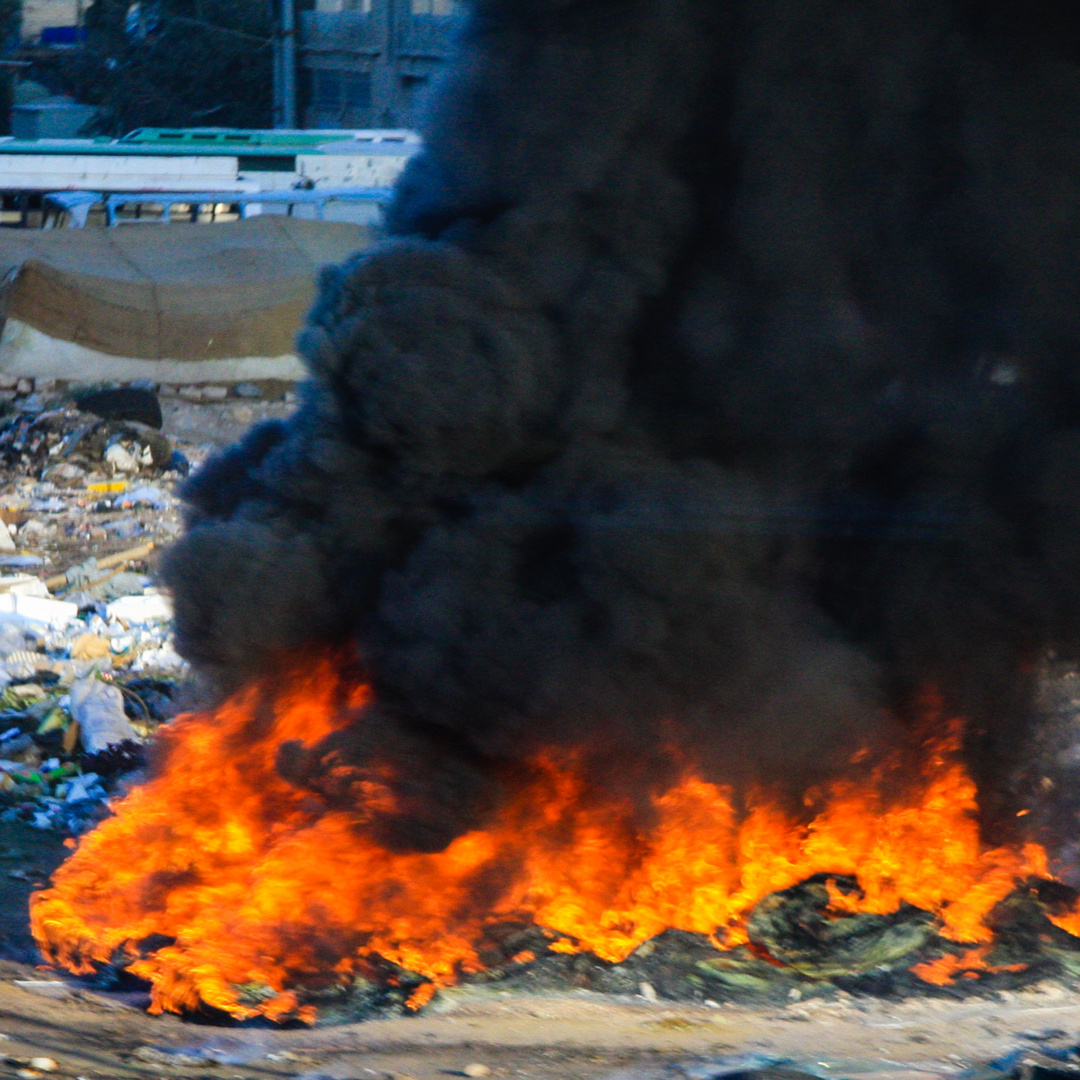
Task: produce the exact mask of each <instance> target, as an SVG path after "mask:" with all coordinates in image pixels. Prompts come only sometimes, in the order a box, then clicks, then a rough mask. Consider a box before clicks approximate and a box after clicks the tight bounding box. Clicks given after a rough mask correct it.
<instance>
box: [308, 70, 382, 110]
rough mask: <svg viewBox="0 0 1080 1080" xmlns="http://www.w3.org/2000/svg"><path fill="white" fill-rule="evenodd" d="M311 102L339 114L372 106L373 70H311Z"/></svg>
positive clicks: (321, 108) (322, 108)
mask: <svg viewBox="0 0 1080 1080" xmlns="http://www.w3.org/2000/svg"><path fill="white" fill-rule="evenodd" d="M311 105H312V108H314V109H315V111H316V112H320V113H331V114H333V115H339V114H341V113H345V112H363V111H365V110H367V109H370V108H371V72H369V71H339V70H335V69H325V68H316V69H315V70H314V71H313V72H312V73H311Z"/></svg>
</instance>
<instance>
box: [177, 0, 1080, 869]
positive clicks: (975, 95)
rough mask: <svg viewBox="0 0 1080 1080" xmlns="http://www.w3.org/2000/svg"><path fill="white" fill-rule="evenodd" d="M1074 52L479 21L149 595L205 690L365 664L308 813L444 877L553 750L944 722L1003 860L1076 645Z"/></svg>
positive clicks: (910, 28)
mask: <svg viewBox="0 0 1080 1080" xmlns="http://www.w3.org/2000/svg"><path fill="white" fill-rule="evenodd" d="M1065 10H1066V6H1064V5H1061V6H1058V5H1050V4H1041V3H1039V2H1034V3H1026V4H1020V3H1019V2H1016V3H1013V2H1010V0H998V2H997V3H989V4H978V3H974V2H968V0H933V2H930V0H847V2H842V3H841V2H837V0H476V2H474V3H473V4H472V5H471V7H470V11H469V15H468V18H467V21H466V25H465V26H464V28H463V32H462V39H461V45H460V55H459V56H458V59H457V61H456V64H455V65H454V66H453V69H452V71H451V73H450V75H449V77H448V79H447V80H446V82H445V85H444V86H443V88H442V91H441V93H440V95H439V96H438V98H437V100H436V102H435V104H434V107H433V110H432V114H431V117H430V121H429V123H428V124H427V128H426V130H425V137H426V149H425V151H424V153H423V154H422V155H421V156H420V157H419V158H417V159H416V160H414V161H413V163H412V164H411V166H410V167H409V169H408V171H407V172H406V174H405V176H404V178H403V180H402V182H401V184H400V187H399V189H398V192H397V196H396V199H395V201H394V204H393V207H392V211H391V237H390V238H389V239H388V240H386V241H385V242H384V243H382V244H381V245H380V246H379V247H378V248H376V249H375V250H373V251H370V252H366V253H364V254H360V255H357V256H356V257H355V258H354V259H352V260H351V261H349V262H348V263H346V264H345V265H343V266H339V267H334V268H331V269H328V270H327V271H325V273H324V275H323V278H322V284H321V293H320V297H319V300H318V302H317V303H316V305H315V308H314V310H313V312H312V314H311V317H310V320H309V323H308V325H307V328H306V329H305V330H304V332H303V334H302V337H301V349H302V352H303V354H304V356H305V357H306V359H307V363H308V365H309V367H310V371H311V379H310V381H309V382H308V383H307V385H306V386H305V388H304V395H303V402H302V406H301V408H300V409H299V411H298V413H297V414H296V415H295V416H294V417H293V418H292V419H291V420H289V421H288V422H285V423H277V424H268V425H264V426H262V427H259V428H258V429H256V430H255V431H254V432H253V433H252V434H251V435H249V437H248V438H247V439H246V440H245V441H244V442H243V443H242V444H240V445H239V446H237V447H234V448H233V449H231V450H229V451H228V452H226V453H224V454H222V455H221V456H220V457H219V458H217V459H216V460H215V461H214V462H213V463H212V464H211V465H210V466H208V467H207V468H206V469H204V470H203V471H202V472H201V473H200V474H199V475H198V477H197V478H195V479H194V481H193V482H192V483H190V485H189V487H188V492H187V495H188V498H189V500H190V503H191V511H190V519H189V530H188V533H187V536H186V537H185V538H184V539H183V540H182V541H181V542H180V543H179V545H178V546H177V547H176V548H175V550H174V551H173V552H172V555H171V557H170V559H169V560H168V563H167V567H166V578H167V581H168V582H169V584H170V585H172V586H173V588H174V589H175V590H176V601H177V618H178V627H179V634H180V641H181V647H182V649H183V651H184V653H185V654H186V655H187V656H188V657H189V658H191V659H192V660H193V661H194V662H195V663H196V664H197V665H199V666H200V667H201V669H202V670H203V671H204V672H206V673H208V674H210V675H212V676H214V677H215V678H216V679H217V680H218V682H219V684H221V685H225V684H229V683H235V682H236V681H238V680H240V679H243V678H248V677H250V676H252V675H254V674H258V673H264V672H266V671H268V670H273V668H274V665H275V664H276V663H277V658H278V657H280V655H281V653H282V652H283V651H295V650H297V649H298V648H301V647H303V646H304V645H305V644H308V643H314V642H324V641H342V640H347V641H350V642H352V643H353V644H354V648H355V653H356V655H357V656H358V658H359V662H361V663H362V664H363V665H364V667H365V668H366V669H367V671H368V672H369V673H370V677H371V679H372V680H373V683H374V685H375V687H376V690H377V700H378V704H377V705H376V706H374V707H373V708H371V709H369V710H367V711H366V712H365V713H364V714H363V715H360V716H358V717H357V718H356V722H355V724H354V725H353V726H352V728H351V729H350V732H349V733H348V737H338V738H337V739H336V741H335V742H334V743H333V744H331V745H322V746H319V747H317V748H316V749H315V750H314V751H311V750H310V749H309V750H308V751H307V752H305V751H304V750H303V749H302V748H301V747H299V746H288V747H285V748H284V749H283V751H282V755H281V760H280V767H281V768H282V770H283V771H284V772H285V773H286V775H288V776H289V777H290V778H291V779H293V780H294V781H295V782H296V783H298V784H303V785H305V786H308V787H310V788H312V789H313V790H315V791H319V792H321V793H322V794H323V796H324V797H325V798H327V799H329V800H332V801H334V800H338V801H341V800H343V801H345V802H346V803H347V802H348V801H349V800H350V799H355V798H357V792H365V793H367V794H366V796H365V797H368V796H370V795H371V792H373V791H378V792H380V793H381V798H382V801H381V802H380V801H379V800H378V799H376V800H373V801H372V800H370V799H369V805H368V811H367V812H368V814H369V815H370V814H372V813H373V814H374V824H373V825H372V827H373V828H374V829H375V830H376V832H377V833H378V834H379V835H380V836H381V838H382V839H384V840H385V841H386V842H388V843H391V844H393V845H395V846H398V847H409V846H415V847H421V848H438V847H441V846H443V845H445V844H446V843H447V842H448V841H449V839H451V838H452V837H453V836H454V835H456V834H457V833H459V832H460V831H461V830H463V829H465V828H468V827H470V826H471V825H473V824H475V822H476V821H478V820H480V819H481V817H482V815H483V813H484V810H485V808H486V807H487V806H489V805H490V804H491V802H492V800H495V799H497V798H498V797H499V785H500V784H503V783H505V782H507V780H508V778H512V777H513V776H514V774H515V771H516V770H519V769H521V768H524V767H525V766H524V763H525V762H526V761H527V760H528V758H529V756H530V755H531V754H533V753H535V751H536V750H537V748H538V747H542V746H550V745H556V746H577V747H579V748H580V753H582V754H583V755H585V757H586V759H587V761H588V762H589V763H590V767H591V768H592V769H593V771H594V775H596V776H597V778H598V782H599V781H603V782H605V783H608V784H615V785H618V784H621V785H624V787H625V788H626V790H627V791H630V792H641V791H643V790H646V789H647V787H648V783H649V782H650V781H651V780H653V779H656V778H657V775H658V773H660V772H662V770H663V762H664V761H665V760H666V759H665V753H664V751H663V749H662V748H664V747H666V746H675V747H682V748H684V749H686V748H690V749H692V753H693V754H694V756H695V757H697V758H698V759H699V760H700V761H702V762H703V764H704V766H705V767H706V768H708V769H710V770H712V771H713V772H714V773H715V774H716V775H717V776H735V777H738V778H745V779H748V780H766V781H768V780H774V779H776V778H779V777H787V778H792V777H797V778H798V779H799V781H800V783H802V782H807V781H810V780H812V779H813V778H814V777H815V776H818V775H821V774H823V773H824V772H827V771H828V770H829V769H830V768H832V767H834V766H835V765H837V764H838V763H841V762H843V761H845V760H846V758H847V757H849V756H850V754H851V753H852V751H853V750H854V749H855V748H856V747H857V746H858V745H860V744H861V743H862V742H865V741H867V740H868V739H871V738H873V737H874V736H875V733H880V732H882V731H883V730H884V731H887V730H888V725H889V724H890V723H893V722H894V721H891V720H890V721H886V720H883V717H885V716H888V717H895V718H898V720H897V721H895V722H896V723H898V724H901V725H902V722H903V718H904V717H905V715H910V714H911V713H913V712H915V711H917V709H918V701H919V698H920V695H921V694H923V693H924V692H925V691H926V688H927V687H929V686H934V687H936V688H937V690H938V691H939V692H940V693H941V694H942V695H944V698H945V701H946V703H947V705H948V707H949V708H951V709H954V710H959V711H961V712H963V713H964V714H966V715H967V716H968V717H969V718H970V721H971V723H970V734H969V743H970V746H969V750H970V753H971V757H972V761H973V765H974V767H975V768H976V771H977V774H978V778H979V780H980V781H981V783H982V785H983V789H984V800H987V802H986V805H987V807H988V809H987V813H988V814H989V815H990V816H991V817H992V818H994V819H995V820H1002V819H1004V817H1005V816H1007V815H1006V811H1007V809H1008V807H1009V804H1010V799H1011V798H1012V797H1013V796H1012V795H1011V794H1010V787H1009V784H1010V782H1015V775H1014V773H1015V766H1016V762H1017V756H1018V751H1019V748H1021V747H1022V745H1023V741H1024V738H1025V731H1026V727H1027V725H1028V723H1029V717H1030V713H1031V701H1032V682H1033V677H1034V672H1035V670H1036V667H1037V663H1038V661H1039V658H1040V656H1042V655H1043V654H1045V653H1046V651H1047V650H1049V649H1054V650H1056V651H1057V652H1058V654H1059V655H1069V654H1070V653H1071V652H1075V651H1076V647H1077V645H1078V644H1080V357H1078V345H1080V137H1078V135H1077V131H1078V130H1080V129H1078V122H1080V120H1078V118H1080V27H1078V26H1077V25H1076V20H1075V18H1074V17H1073V16H1071V15H1063V14H1061V12H1064V11H1065ZM675 757H676V758H677V757H678V755H677V754H676V755H675ZM672 767H676V766H675V765H674V764H673V765H672ZM372 807H374V810H372ZM380 808H381V809H380Z"/></svg>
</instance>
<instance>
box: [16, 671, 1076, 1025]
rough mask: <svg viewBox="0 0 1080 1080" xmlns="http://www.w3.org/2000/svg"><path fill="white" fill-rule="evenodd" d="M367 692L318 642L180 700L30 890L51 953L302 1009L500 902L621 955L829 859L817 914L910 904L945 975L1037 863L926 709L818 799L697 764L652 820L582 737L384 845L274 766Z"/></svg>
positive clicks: (729, 920)
mask: <svg viewBox="0 0 1080 1080" xmlns="http://www.w3.org/2000/svg"><path fill="white" fill-rule="evenodd" d="M369 699H370V694H369V691H368V690H367V688H366V687H365V686H364V685H363V683H362V682H361V681H360V680H359V678H358V677H356V676H354V675H352V674H351V673H350V672H349V669H348V668H347V667H346V666H345V665H344V664H342V663H339V661H338V658H336V657H332V656H329V657H324V658H321V659H318V660H314V661H312V662H311V663H310V664H308V665H307V666H306V667H305V668H303V669H298V670H296V671H294V672H293V673H292V675H291V676H290V677H289V678H287V679H286V680H285V681H284V683H283V684H282V685H281V686H280V687H277V688H275V689H273V690H272V691H271V690H270V689H268V688H267V687H265V686H254V687H251V688H249V689H247V690H246V691H244V692H242V693H240V694H238V695H236V696H235V697H233V698H232V699H231V700H230V701H228V702H227V703H226V704H225V705H223V706H222V707H221V708H220V709H219V710H217V711H216V712H215V713H212V714H209V713H208V714H189V715H187V716H184V717H181V718H180V719H178V720H177V721H176V722H175V723H174V724H172V725H171V726H170V727H169V728H168V729H167V730H166V732H165V737H164V752H163V755H162V760H161V762H160V763H159V768H158V771H157V775H156V776H155V777H154V778H153V779H151V780H150V781H149V782H148V783H146V784H145V785H143V786H142V787H139V788H137V789H135V790H133V791H132V792H131V793H130V794H129V795H128V796H127V797H126V798H124V799H123V800H122V801H121V802H120V803H118V804H117V805H116V806H115V808H114V809H115V811H116V814H115V816H114V817H112V818H111V819H109V820H108V821H106V822H104V823H103V824H102V825H101V826H100V827H99V828H98V829H97V830H96V831H95V832H93V833H91V834H89V835H88V836H85V837H84V838H83V839H82V841H81V842H80V844H79V847H78V849H77V851H76V852H75V853H74V855H73V856H72V857H71V858H70V859H69V861H68V862H67V863H66V864H65V865H64V866H63V867H61V868H60V870H59V871H58V872H57V874H56V876H55V878H54V882H53V886H52V888H50V889H48V890H46V891H44V892H42V893H39V894H37V895H36V897H35V900H34V904H33V912H32V916H33V927H34V932H35V936H36V937H37V939H38V941H39V943H40V944H41V947H42V949H43V950H44V952H45V954H46V956H47V957H48V958H49V959H50V960H53V961H55V962H57V963H60V964H62V965H64V966H65V967H67V968H69V969H70V970H72V971H74V972H78V973H84V974H85V973H90V972H93V971H94V970H96V969H98V968H100V967H101V966H103V965H107V964H116V965H118V966H121V967H124V968H126V969H127V970H128V971H130V972H131V973H133V974H135V975H137V976H139V977H141V978H143V979H146V980H149V982H150V983H151V985H152V994H153V1009H154V1011H158V1012H160V1011H162V1010H172V1011H181V1010H185V1009H193V1008H196V1007H197V1006H199V1005H200V1004H206V1005H210V1006H213V1007H215V1008H218V1009H221V1010H224V1011H225V1012H227V1013H229V1014H231V1015H233V1016H235V1017H241V1018H243V1017H251V1016H255V1015H260V1014H261V1015H263V1016H267V1017H271V1018H274V1019H281V1018H285V1017H288V1016H299V1017H302V1018H304V1019H309V1020H310V1019H313V1017H314V1010H313V1009H312V1007H311V1006H310V1005H308V1004H305V1003H304V994H305V992H309V991H313V990H315V991H317V990H318V989H320V988H325V987H326V986H327V985H328V984H333V983H339V984H340V983H345V982H348V981H350V980H351V979H353V978H368V979H380V978H381V979H383V980H385V981H390V982H395V981H396V982H399V983H402V985H409V986H411V997H410V1001H409V1004H410V1005H411V1006H412V1007H414V1008H415V1007H420V1006H422V1005H423V1004H425V1003H426V1002H427V1001H428V1000H430V998H431V996H432V994H433V992H434V991H435V990H437V988H439V987H441V986H446V985H449V984H452V983H454V982H455V981H457V980H459V979H460V978H461V977H462V976H466V975H469V974H470V973H475V972H477V971H479V970H481V969H482V968H483V967H484V964H483V961H482V957H481V947H480V943H481V940H482V939H483V937H484V935H485V931H486V930H488V929H490V928H491V927H492V926H495V925H496V924H500V923H506V922H508V921H517V922H531V923H533V924H535V925H536V926H537V927H541V928H543V930H544V932H545V934H546V936H547V940H548V943H549V944H548V948H549V950H550V951H554V952H556V953H559V952H562V953H576V952H581V951H588V952H591V953H593V954H595V955H596V956H597V957H599V958H601V959H602V960H604V961H608V962H611V963H616V962H619V961H623V960H625V959H626V958H627V957H628V956H630V955H631V953H633V952H634V950H635V949H637V948H638V947H639V946H641V945H642V944H643V943H644V942H646V941H648V940H649V939H652V938H655V937H656V936H657V935H659V934H661V933H662V932H663V931H665V930H669V929H675V930H682V931H690V932H693V933H696V934H701V935H709V936H710V937H711V940H712V941H713V944H714V945H715V947H716V948H717V949H721V950H725V949H732V948H734V947H735V946H738V945H740V944H743V943H745V942H747V940H748V917H749V916H750V914H751V913H752V912H753V911H754V909H755V906H756V905H759V902H760V901H762V899H763V898H765V897H766V896H768V895H769V894H776V893H778V891H781V890H785V889H788V888H790V887H791V886H795V885H797V884H798V883H800V882H803V881H805V880H806V879H808V878H812V877H813V876H814V875H821V874H826V875H833V876H831V877H829V878H828V879H827V883H826V884H827V889H828V892H827V894H826V895H825V899H824V902H825V903H826V904H827V908H826V910H825V912H824V914H825V917H826V918H827V919H830V920H835V921H838V922H843V920H844V918H845V916H848V915H851V914H853V913H876V914H889V913H892V912H896V911H897V910H898V909H900V908H901V907H902V906H904V905H910V906H913V907H915V908H919V909H922V910H923V911H924V912H928V913H932V915H933V916H935V917H936V920H937V927H938V931H939V933H940V935H941V936H942V937H944V938H946V939H949V940H952V941H956V942H963V943H968V944H969V945H970V946H972V948H970V949H968V950H966V951H965V950H964V949H959V950H957V951H958V952H959V953H961V954H962V955H961V956H960V957H959V958H957V957H951V956H950V957H946V958H944V959H943V960H942V961H941V962H940V963H938V964H937V965H936V966H934V965H926V964H924V965H921V966H920V967H919V968H917V969H916V973H917V974H919V975H920V976H921V977H922V978H924V979H926V980H927V982H928V983H938V984H941V983H945V982H948V981H950V980H951V979H952V978H953V977H954V976H955V975H957V974H960V973H962V974H972V973H976V974H977V972H978V970H979V969H981V968H983V967H984V966H986V965H987V957H988V956H989V952H990V950H989V948H988V945H989V943H990V941H991V938H992V934H991V931H990V929H989V928H988V927H987V925H986V919H987V916H988V913H989V912H990V911H991V909H992V908H994V906H995V905H996V904H998V902H999V901H1001V900H1002V899H1003V898H1004V897H1006V896H1007V895H1008V894H1009V893H1011V892H1012V891H1013V890H1014V889H1015V888H1016V886H1017V884H1018V882H1021V881H1023V880H1024V879H1026V878H1028V877H1031V876H1039V877H1044V876H1046V874H1047V866H1046V856H1045V854H1044V852H1043V850H1042V849H1041V848H1040V847H1038V846H1037V845H1034V844H1028V845H1026V846H1023V847H1018V848H1015V849H1012V848H993V849H987V848H986V847H984V846H983V845H982V844H981V843H980V840H979V833H978V828H977V824H976V820H975V810H976V801H975V796H976V793H975V787H974V785H973V783H972V781H971V780H970V779H969V777H968V776H967V774H966V772H965V770H964V768H963V766H962V764H961V762H960V760H959V756H958V750H959V745H960V731H959V724H958V723H957V722H956V721H954V720H949V719H946V718H945V717H943V716H941V715H937V714H934V713H932V712H931V714H930V715H928V716H927V718H926V721H927V724H928V727H930V728H933V729H935V730H936V732H937V734H935V735H933V736H932V737H930V738H928V739H927V740H926V741H925V745H924V748H923V750H924V752H923V755H922V765H921V769H920V770H919V771H918V772H917V773H916V774H912V775H906V773H905V770H904V768H903V762H902V761H901V756H900V755H899V753H894V754H893V755H891V756H888V757H885V758H883V759H882V760H880V761H878V762H876V763H874V764H872V766H871V767H869V768H868V771H867V774H866V775H867V780H866V781H865V782H864V783H856V782H855V781H853V780H852V779H850V778H847V779H844V780H840V781H837V782H835V783H834V784H832V785H831V786H830V787H829V788H828V790H827V791H825V792H819V793H816V795H815V796H814V809H813V811H812V813H811V815H810V816H809V817H808V819H807V820H803V821H796V820H793V819H792V818H791V817H790V816H789V815H788V814H786V813H785V812H784V811H783V810H782V809H781V808H780V806H779V804H778V803H775V802H773V801H771V800H770V799H769V798H768V797H767V795H766V794H765V793H763V792H760V791H759V792H757V793H753V794H751V795H750V796H749V797H748V798H747V799H746V800H745V806H744V808H743V809H738V808H737V807H738V806H739V805H740V801H739V800H738V799H737V798H736V795H735V793H733V792H732V791H731V790H727V789H724V788H722V787H719V786H717V785H715V784H713V783H709V782H706V781H704V780H702V779H700V778H699V777H698V776H696V775H694V774H693V772H691V771H687V773H686V774H685V775H684V776H683V778H682V779H681V781H679V782H678V783H676V784H675V785H674V786H672V787H671V788H670V789H669V790H666V791H664V792H662V793H659V794H657V795H656V796H655V798H654V809H655V820H654V822H653V823H652V825H651V827H650V828H649V829H648V830H646V831H643V830H642V829H641V828H640V827H639V826H638V825H637V824H636V823H635V816H634V813H633V809H632V808H631V807H630V806H629V805H621V804H620V803H619V802H618V801H617V800H616V799H614V798H610V797H609V798H606V799H605V798H603V797H600V796H598V793H597V792H595V791H592V790H590V784H589V778H588V777H587V776H586V775H584V774H583V772H582V770H581V769H580V768H578V767H576V765H575V762H574V759H573V756H572V755H566V754H555V753H552V754H549V755H546V756H541V757H539V758H537V759H536V760H535V762H534V763H533V767H532V770H531V775H530V776H529V777H528V779H526V780H525V781H523V782H522V784H521V786H520V788H519V789H518V790H517V791H516V793H515V794H514V795H513V796H512V797H510V798H509V799H508V800H507V802H506V803H505V805H503V806H502V808H501V809H500V810H499V811H497V813H496V814H495V816H494V817H493V819H492V820H491V821H490V822H489V824H488V825H487V827H486V828H484V829H482V830H475V831H472V832H470V833H467V834H465V835H463V836H461V837H459V838H458V839H457V840H455V841H454V842H453V843H451V844H450V845H449V847H447V848H446V850H444V851H442V852H439V853H435V854H431V853H395V852H391V851H388V850H386V849H383V848H381V847H379V846H378V845H377V844H375V843H374V842H373V841H372V840H371V839H369V838H367V837H366V834H365V833H364V832H363V830H362V829H359V828H358V827H357V826H358V824H362V822H361V821H358V814H360V815H362V809H363V808H362V804H358V809H357V810H356V811H352V812H350V811H347V810H343V809H333V808H328V807H327V806H326V805H325V803H323V802H322V801H321V800H319V799H318V798H316V797H315V796H313V795H311V794H310V793H308V792H305V791H303V790H301V789H299V788H297V787H294V786H292V785H290V784H289V783H288V782H286V781H285V780H284V779H283V778H282V777H281V776H280V775H279V773H278V771H277V769H276V767H275V763H276V760H277V755H278V751H279V748H280V747H281V746H282V745H283V744H284V743H286V742H288V741H290V740H294V739H301V740H304V741H305V742H307V743H312V742H316V741H318V740H319V739H321V738H323V737H324V736H326V735H327V734H329V733H330V732H332V731H333V730H334V729H335V728H336V727H339V726H341V725H344V724H354V723H356V722H357V714H358V713H359V714H361V715H362V714H363V710H364V709H365V707H367V706H368V705H369V703H370V702H369ZM842 876H843V878H844V882H843V884H842V883H841V880H842ZM851 878H855V879H857V883H858V885H857V887H854V885H853V884H852V883H851V882H850V879H851ZM755 918H760V916H758V915H755ZM1059 921H1060V922H1061V923H1062V925H1066V921H1065V920H1059ZM1076 928H1080V922H1078V921H1077V919H1076V918H1075V917H1074V918H1073V929H1076ZM533 959H534V956H533V954H532V953H531V952H529V951H527V950H522V951H521V952H518V953H517V954H516V955H515V956H514V961H515V962H517V963H520V964H527V963H529V962H531V961H532V960H533ZM772 959H773V960H774V961H777V962H783V961H784V960H785V959H787V960H790V959H791V958H790V957H783V956H778V957H773V958H772ZM795 966H796V967H798V964H797V963H796V965H795ZM408 973H411V976H410V975H409V974H408ZM410 978H411V983H410V982H409V979H410Z"/></svg>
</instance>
